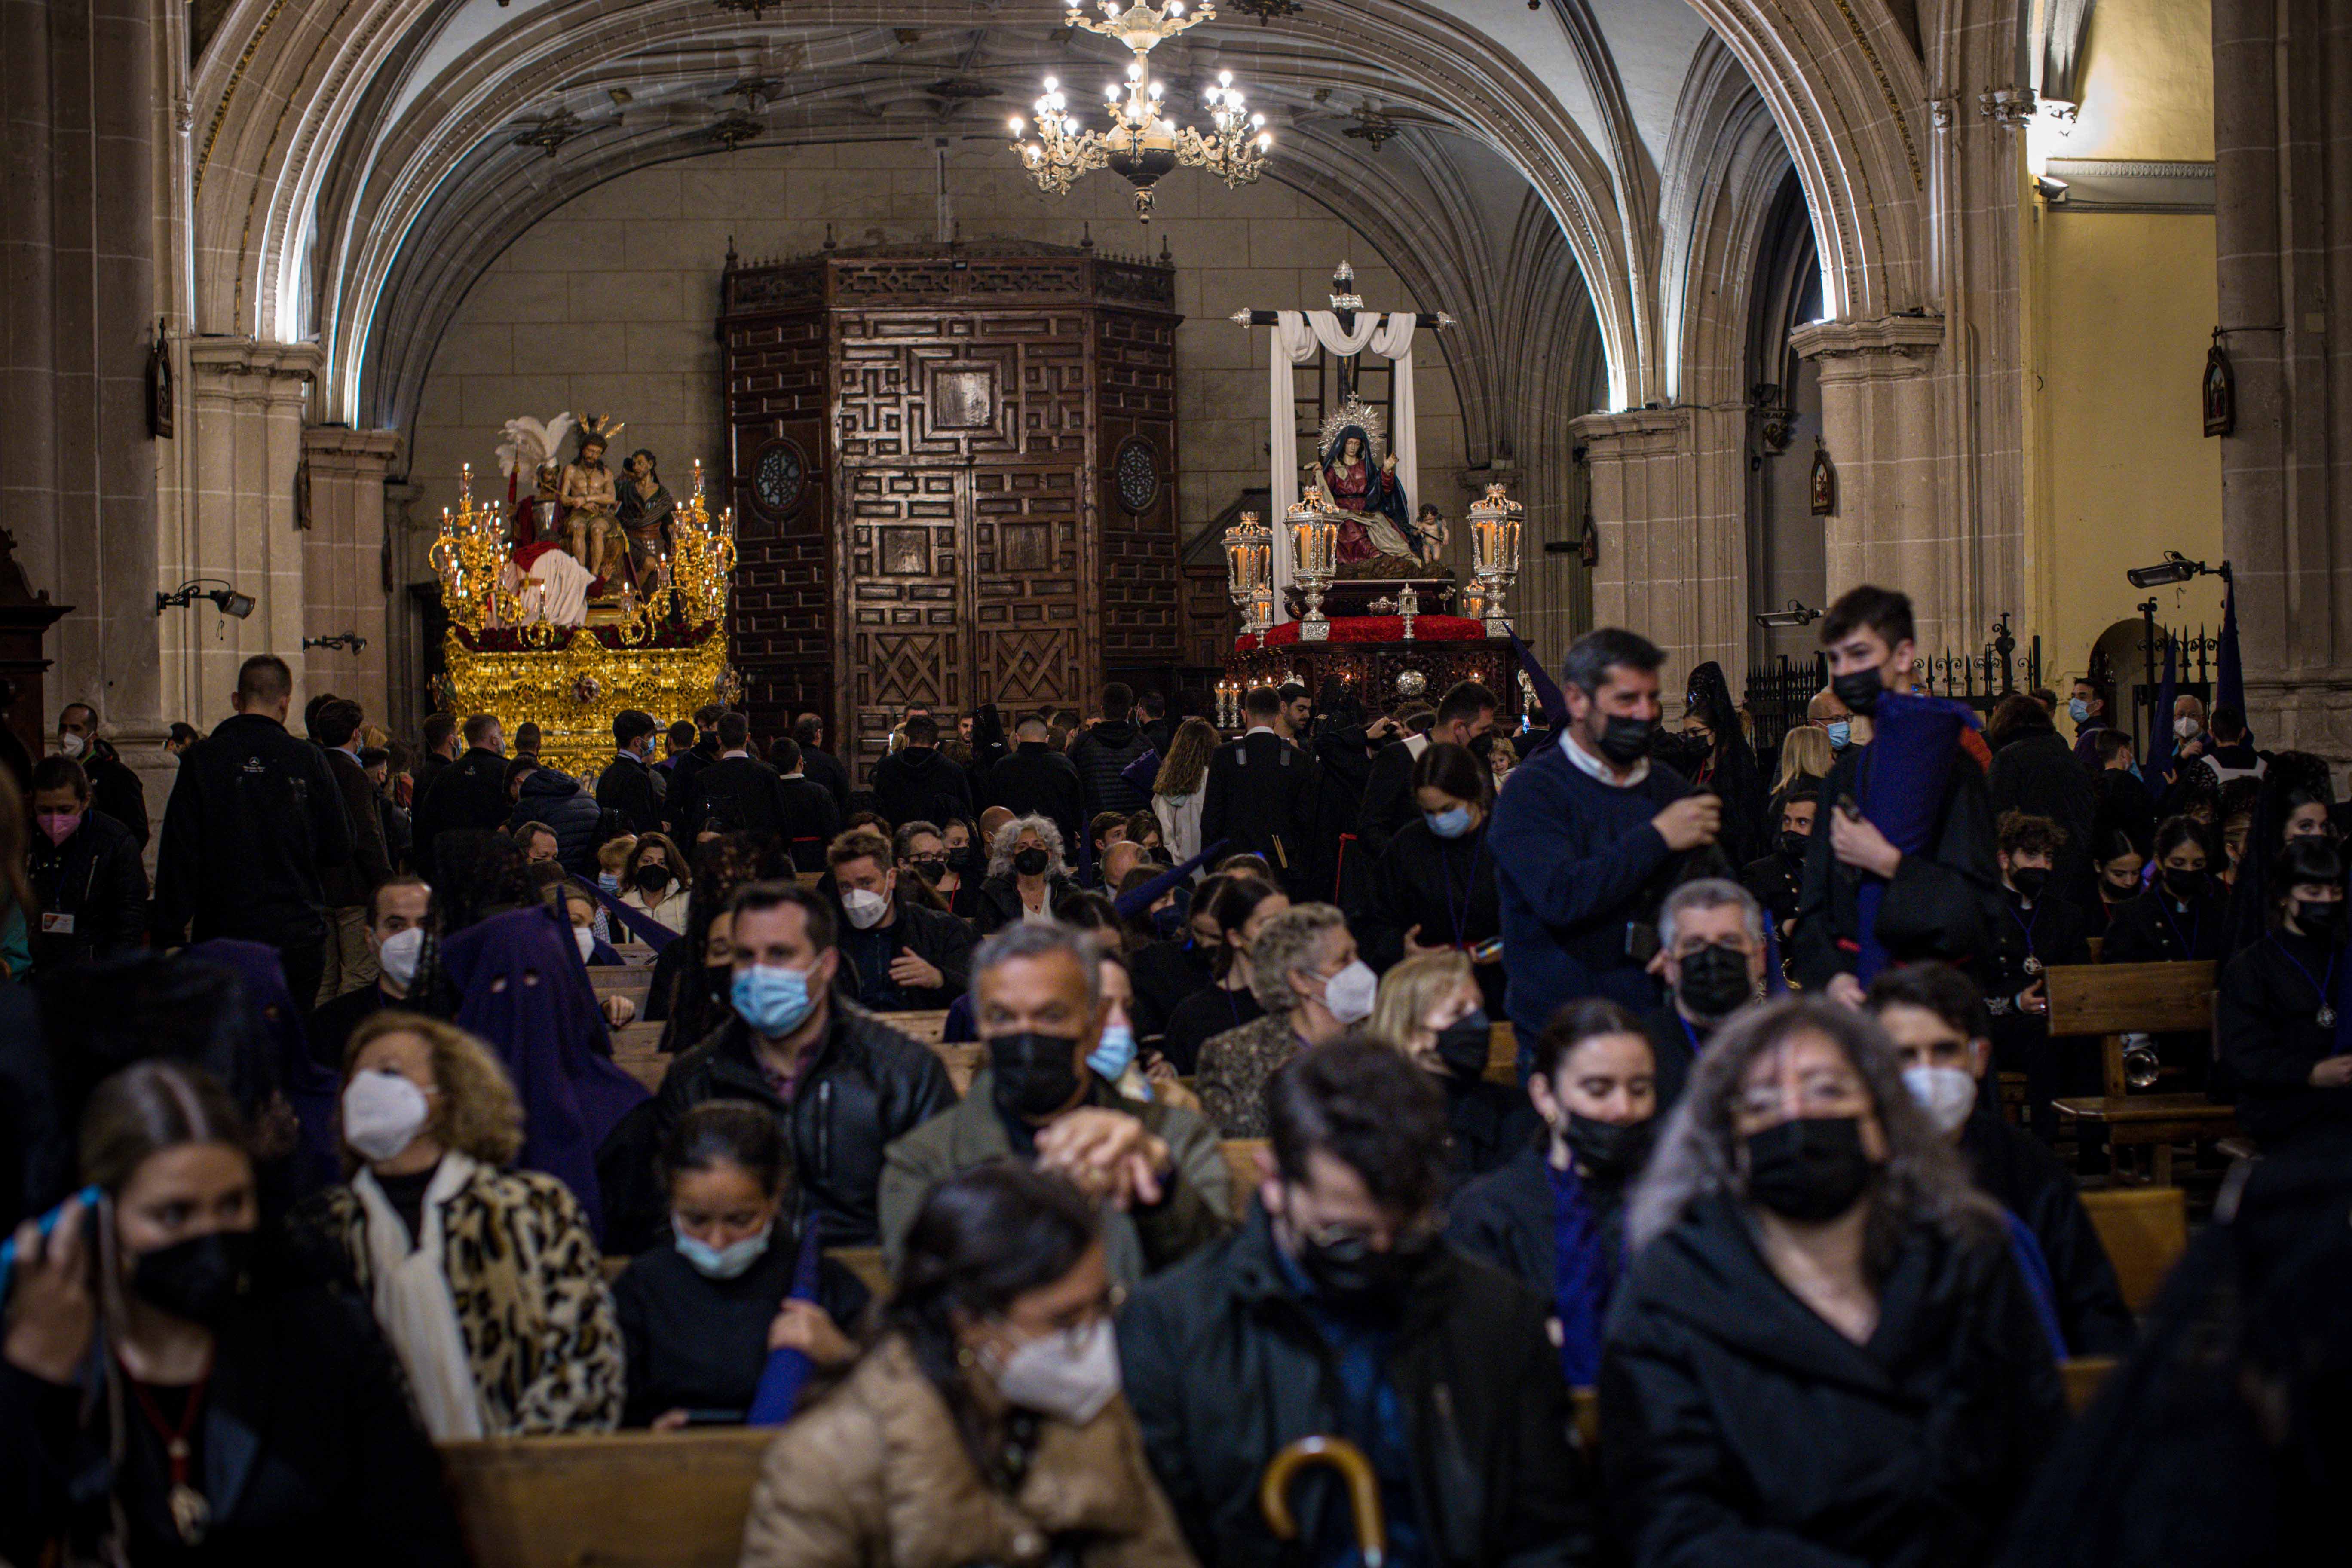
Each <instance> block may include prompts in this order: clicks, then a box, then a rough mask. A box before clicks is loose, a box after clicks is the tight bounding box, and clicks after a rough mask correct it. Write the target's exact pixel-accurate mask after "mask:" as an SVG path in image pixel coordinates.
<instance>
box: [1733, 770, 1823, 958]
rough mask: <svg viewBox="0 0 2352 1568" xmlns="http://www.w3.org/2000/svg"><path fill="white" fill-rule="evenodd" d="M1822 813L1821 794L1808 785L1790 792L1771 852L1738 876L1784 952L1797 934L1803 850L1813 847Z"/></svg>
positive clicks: (1803, 860)
mask: <svg viewBox="0 0 2352 1568" xmlns="http://www.w3.org/2000/svg"><path fill="white" fill-rule="evenodd" d="M1821 810H1822V795H1821V791H1819V790H1818V789H1815V788H1813V787H1811V785H1807V786H1804V787H1802V788H1798V789H1792V790H1790V792H1789V794H1788V796H1787V798H1786V799H1784V800H1782V801H1781V802H1780V837H1778V838H1776V839H1775V840H1773V844H1772V853H1770V854H1769V855H1766V856H1763V857H1761V858H1758V859H1755V860H1751V861H1749V862H1748V865H1747V867H1746V868H1744V869H1742V870H1741V871H1740V873H1739V885H1740V886H1741V887H1743V888H1745V889H1748V897H1749V898H1752V899H1754V900H1756V901H1757V902H1758V903H1759V904H1761V905H1763V906H1764V909H1765V911H1766V912H1767V913H1768V914H1769V915H1770V916H1771V917H1772V929H1773V931H1775V932H1777V933H1778V934H1779V936H1780V947H1781V950H1782V951H1783V952H1786V951H1787V950H1788V946H1789V940H1790V937H1791V936H1793V935H1794V934H1795V932H1796V926H1797V907H1798V904H1799V902H1800V901H1801V899H1802V898H1803V895H1804V890H1805V851H1806V850H1808V849H1810V848H1811V847H1812V843H1813V830H1814V828H1816V827H1818V826H1820V825H1821Z"/></svg>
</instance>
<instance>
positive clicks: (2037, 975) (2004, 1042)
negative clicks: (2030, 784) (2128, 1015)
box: [1984, 811, 2099, 1140]
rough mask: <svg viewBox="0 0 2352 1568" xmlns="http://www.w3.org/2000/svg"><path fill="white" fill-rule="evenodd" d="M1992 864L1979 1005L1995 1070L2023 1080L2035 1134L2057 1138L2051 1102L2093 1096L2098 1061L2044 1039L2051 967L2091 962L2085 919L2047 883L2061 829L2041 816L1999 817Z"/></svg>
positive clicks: (2092, 1054)
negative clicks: (1996, 869)
mask: <svg viewBox="0 0 2352 1568" xmlns="http://www.w3.org/2000/svg"><path fill="white" fill-rule="evenodd" d="M1996 843H1997V845H1998V849H1997V851H1996V855H1995V858H1996V860H1997V861H1998V863H1999V864H2000V887H2001V916H2000V923H1999V924H1997V925H1996V926H1994V927H1993V943H1992V948H1991V951H1990V953H1989V954H1988V955H1987V957H1986V959H1985V964H1984V977H1985V1007H1986V1010H1987V1011H1988V1012H1990V1014H1991V1015H1992V1059H1993V1065H1994V1066H1995V1067H1996V1068H2000V1070H2001V1071H2002V1072H2022V1073H2024V1074H2025V1092H2026V1098H2027V1101H2028V1103H2029V1104H2030V1105H2031V1107H2032V1121H2033V1131H2035V1132H2036V1133H2037V1134H2039V1135H2040V1136H2041V1137H2042V1138H2043V1139H2045V1140H2046V1139H2053V1138H2055V1137H2057V1135H2058V1112H2057V1110H2056V1109H2055V1108H2054V1107H2053V1105H2052V1104H2051V1101H2052V1100H2054V1099H2055V1098H2057V1097H2058V1096H2059V1095H2062V1094H2095V1093H2097V1092H2098V1089H2099V1067H2098V1056H2097V1053H2096V1051H2095V1049H2084V1048H2083V1047H2085V1046H2088V1045H2090V1044H2091V1042H2086V1041H2082V1040H2067V1041H2065V1042H2063V1044H2061V1043H2058V1042H2054V1041H2053V1040H2052V1039H2051V1038H2050V987H2049V984H2048V982H2047V981H2046V980H2045V978H2044V976H2043V972H2044V971H2045V970H2047V969H2049V968H2050V967H2051V966H2052V965H2053V964H2059V963H2090V962H2091V944H2090V942H2089V940H2088V938H2089V936H2090V921H2089V920H2088V918H2087V917H2085V916H2084V913H2083V911H2082V910H2080V909H2078V908H2076V907H2075V906H2074V904H2072V903H2070V902H2068V901H2067V900H2065V899H2063V898H2061V897H2060V896H2059V895H2058V893H2057V891H2056V890H2055V889H2053V888H2052V886H2051V883H2050V879H2051V872H2052V868H2053V867H2054V866H2055V865H2056V863H2057V858H2058V852H2059V851H2060V850H2062V849H2063V848H2064V847H2065V846H2066V830H2065V829H2064V828H2063V827H2061V826H2058V825H2057V824H2056V823H2054V822H2053V821H2051V820H2050V818H2048V817H2046V816H2027V815H2026V814H2025V813H2024V812H2021V811H2009V812H2003V813H2002V814H2001V818H2000V826H1999V827H1998V829H1997V832H1996Z"/></svg>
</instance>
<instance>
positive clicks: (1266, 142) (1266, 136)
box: [1257, 132, 1274, 153]
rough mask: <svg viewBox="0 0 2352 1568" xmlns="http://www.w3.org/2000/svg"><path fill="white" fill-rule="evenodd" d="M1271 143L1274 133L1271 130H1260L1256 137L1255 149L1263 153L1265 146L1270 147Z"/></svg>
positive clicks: (1272, 142) (1272, 143)
mask: <svg viewBox="0 0 2352 1568" xmlns="http://www.w3.org/2000/svg"><path fill="white" fill-rule="evenodd" d="M1273 145H1274V134H1273V132H1261V133H1260V134H1259V136H1258V139H1257V150H1258V151H1259V152H1261V153H1263V152H1265V150H1266V149H1267V148H1269V147H1271V146H1273Z"/></svg>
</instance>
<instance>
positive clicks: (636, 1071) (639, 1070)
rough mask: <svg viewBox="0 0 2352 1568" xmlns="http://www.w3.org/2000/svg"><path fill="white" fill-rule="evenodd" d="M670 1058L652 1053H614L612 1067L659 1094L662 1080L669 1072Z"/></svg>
mask: <svg viewBox="0 0 2352 1568" xmlns="http://www.w3.org/2000/svg"><path fill="white" fill-rule="evenodd" d="M669 1064H670V1058H667V1057H666V1056H662V1055H660V1054H658V1053H656V1052H653V1051H618V1050H616V1051H614V1053H613V1065H614V1067H616V1068H620V1069H621V1070H622V1071H623V1072H625V1073H627V1074H628V1075H629V1076H630V1077H631V1078H633V1079H636V1080H637V1081H638V1082H639V1083H641V1084H644V1085H645V1086H646V1089H649V1090H651V1091H652V1092H654V1093H656V1094H658V1093H660V1092H661V1086H662V1079H663V1078H664V1077H666V1076H667V1074H668V1072H669Z"/></svg>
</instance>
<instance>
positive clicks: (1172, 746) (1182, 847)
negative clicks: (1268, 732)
mask: <svg viewBox="0 0 2352 1568" xmlns="http://www.w3.org/2000/svg"><path fill="white" fill-rule="evenodd" d="M1222 743H1223V737H1222V736H1220V735H1219V734H1218V733H1217V727H1216V726H1215V725H1214V724H1212V723H1210V722H1209V721H1207V720H1206V719H1187V720H1185V721H1183V722H1182V723H1181V724H1179V725H1177V726H1176V734H1175V737H1174V738H1173V739H1172V740H1171V741H1170V742H1168V755H1167V756H1166V757H1165V758H1164V759H1163V760H1162V761H1161V762H1160V772H1159V773H1156V774H1154V775H1153V777H1152V780H1151V815H1152V816H1155V817H1157V818H1159V820H1160V840H1161V842H1162V843H1164V844H1165V845H1166V846H1167V847H1168V853H1169V855H1170V856H1171V857H1172V858H1174V860H1175V862H1176V863H1177V864H1178V865H1180V866H1181V865H1182V864H1183V863H1184V862H1185V861H1187V860H1190V859H1191V858H1192V857H1193V856H1195V855H1198V854H1199V853H1200V852H1201V805H1202V802H1203V801H1205V800H1206V799H1208V795H1209V792H1208V790H1207V789H1206V788H1204V787H1203V786H1204V785H1205V784H1207V783H1208V780H1209V759H1210V758H1211V757H1213V756H1214V755H1215V754H1216V751H1217V747H1218V746H1219V745H1220V744H1222Z"/></svg>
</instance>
